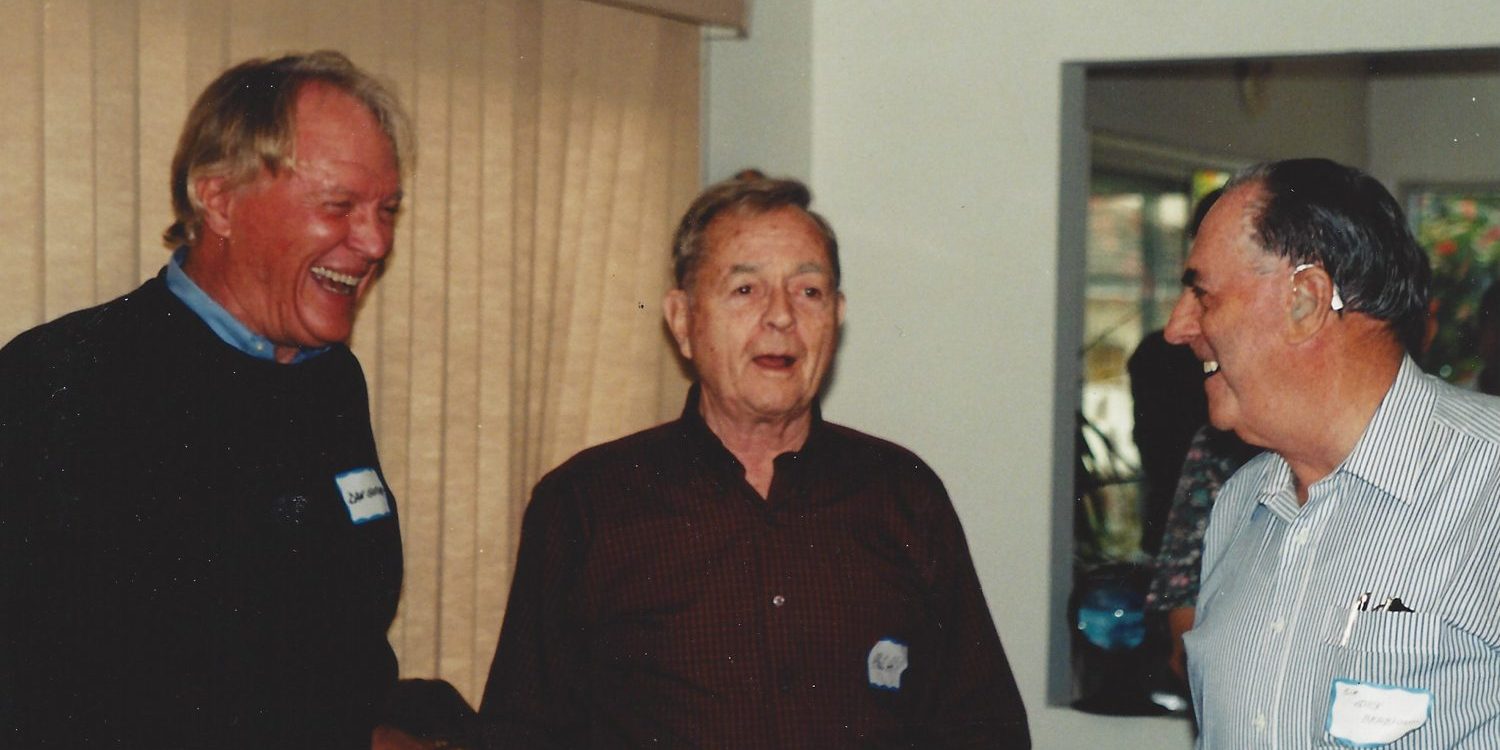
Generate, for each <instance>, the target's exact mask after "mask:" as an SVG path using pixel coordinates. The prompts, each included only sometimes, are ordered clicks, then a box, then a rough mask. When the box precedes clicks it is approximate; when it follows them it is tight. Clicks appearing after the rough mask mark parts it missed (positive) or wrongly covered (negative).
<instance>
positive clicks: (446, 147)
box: [0, 0, 699, 702]
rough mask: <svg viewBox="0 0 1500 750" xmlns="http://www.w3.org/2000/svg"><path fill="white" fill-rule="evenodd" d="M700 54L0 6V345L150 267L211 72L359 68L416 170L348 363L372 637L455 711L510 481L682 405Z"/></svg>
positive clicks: (477, 640) (674, 31)
mask: <svg viewBox="0 0 1500 750" xmlns="http://www.w3.org/2000/svg"><path fill="white" fill-rule="evenodd" d="M698 43H699V37H698V31H697V29H696V27H694V26H692V25H690V24H687V23H684V22H680V21H674V20H669V19H666V18H662V17H657V16H652V15H646V14H641V13H634V12H630V11H628V10H623V9H620V8H615V7H608V6H606V5H601V4H596V3H591V2H581V1H580V0H446V1H438V2H434V1H432V0H319V2H306V1H305V0H111V1H110V2H90V1H89V0H49V1H48V2H45V3H44V2H40V1H35V2H33V1H29V0H8V1H7V2H0V70H4V71H5V72H6V75H5V76H4V77H3V78H0V159H3V162H0V163H4V164H5V177H6V179H4V180H0V339H4V340H9V339H10V338H11V337H12V336H14V335H15V334H16V333H18V332H20V331H22V330H24V329H26V328H29V327H31V326H33V325H36V324H38V323H41V322H43V321H45V320H49V319H51V318H54V317H56V316H58V315H61V314H63V313H66V312H69V311H71V310H75V309H78V308H81V307H85V306H88V305H92V304H96V303H99V302H102V301H105V300H108V299H110V298H113V297H115V296H118V295H119V294H122V293H124V292H126V291H128V290H130V289H131V288H133V287H134V286H135V285H136V284H138V283H140V281H141V280H143V279H145V278H147V277H149V276H151V275H154V274H155V273H156V272H157V270H158V269H159V268H160V267H161V265H162V264H163V263H164V262H165V261H166V259H167V249H166V248H164V247H163V246H162V244H161V240H160V235H161V231H162V230H163V229H164V228H165V227H166V225H167V224H168V223H169V221H170V219H171V209H170V201H169V195H168V170H169V164H170V161H171V156H172V151H173V148H174V147H175V142H176V138H177V135H178V132H179V130H180V128H181V125H182V120H183V118H184V116H185V115H186V112H187V109H188V107H189V106H190V105H191V102H192V99H193V98H194V97H195V96H196V95H197V93H198V92H199V91H200V90H201V89H202V87H203V86H204V85H206V84H207V83H208V81H209V80H211V79H212V78H213V77H214V76H215V75H217V74H218V73H219V72H220V71H221V70H223V69H224V68H225V67H227V66H229V65H231V64H233V63H235V62H238V61H240V60H243V59H245V58H249V57H263V56H272V55H279V54H282V53H284V52H288V51H306V50H312V49H322V48H332V49H339V50H342V51H344V52H345V53H346V54H348V55H349V56H350V57H351V58H352V59H353V60H354V61H355V62H356V63H357V64H359V65H361V66H363V67H365V68H366V69H368V70H370V71H372V72H374V73H376V74H377V75H379V76H381V77H382V78H384V79H385V80H386V81H387V82H389V83H390V84H391V85H392V87H393V88H394V90H395V91H396V93H397V95H398V96H399V98H400V99H401V101H402V102H403V103H404V104H405V106H406V108H407V109H408V111H409V112H410V114H411V115H412V119H413V123H414V126H415V128H414V129H415V135H416V146H417V148H416V159H415V163H414V168H413V169H412V170H411V172H410V174H408V175H407V177H406V192H407V200H406V202H405V209H404V214H403V216H402V218H401V222H400V224H399V226H398V231H397V240H396V251H395V253H394V254H393V256H392V258H391V260H390V262H389V265H388V268H387V270H386V273H385V275H384V277H383V278H382V279H381V281H380V283H379V284H378V285H376V287H375V288H374V290H373V292H372V293H371V294H370V296H369V298H368V299H367V300H366V303H365V305H364V309H363V310H362V311H361V314H360V318H359V321H358V323H357V324H356V326H355V336H354V340H353V342H352V344H351V345H352V347H353V349H354V351H355V353H356V354H357V355H358V356H359V358H360V361H361V362H362V363H363V364H364V367H365V373H366V377H367V379H368V381H369V387H370V397H371V408H372V413H373V417H374V423H375V432H376V439H377V441H378V443H379V447H380V452H381V459H382V464H383V466H384V469H385V473H386V478H387V481H388V482H389V484H390V485H391V488H392V490H393V491H394V493H395V495H396V497H397V501H398V503H399V507H400V509H401V514H402V532H403V537H404V542H405V556H406V586H405V589H404V591H403V593H402V605H401V610H400V613H399V615H398V618H397V622H396V623H395V625H394V626H393V627H392V630H391V640H392V643H393V644H394V645H395V647H396V649H397V653H398V655H399V656H400V658H401V663H402V671H403V673H404V674H406V675H412V676H440V677H443V678H445V679H448V680H450V681H451V682H453V683H454V684H455V685H456V686H457V687H458V688H459V690H460V691H462V692H463V693H464V694H465V695H466V696H468V697H469V699H470V700H471V701H476V702H477V700H478V699H479V694H480V691H481V689H482V687H483V681H484V677H485V673H486V670H487V668H488V665H489V660H490V656H491V655H492V653H493V651H494V646H495V641H496V638H497V636H498V632H499V626H500V621H501V618H502V617H503V614H504V608H505V599H506V594H507V591H508V588H509V585H510V578H511V566H512V564H513V562H514V558H515V546H516V542H517V541H518V535H519V531H520V518H521V514H522V513H523V511H524V509H525V504H526V500H527V498H528V494H529V491H530V488H531V486H532V484H534V483H535V481H536V480H537V479H538V478H539V477H540V476H541V474H543V473H545V472H546V471H547V470H548V469H550V468H551V467H553V466H555V465H557V464H558V463H560V462H561V461H563V460H565V459H566V458H567V457H568V456H570V455H571V454H572V453H574V452H576V451H577V450H578V449H580V448H582V447H584V446H587V445H591V444H594V443H598V442H602V441H604V440H608V439H610V438H614V437H617V436H620V435H623V434H626V433H628V432H631V431H634V430H637V429H640V428H643V427H645V426H648V425H650V424H653V423H655V422H658V421H661V420H662V419H664V418H668V417H670V416H672V415H673V414H675V412H676V411H677V410H678V409H679V408H680V406H681V399H682V395H683V393H684V391H685V389H686V379H685V377H684V375H683V373H682V371H681V368H680V367H679V366H678V363H677V362H676V360H675V359H674V355H673V354H672V347H670V346H669V345H668V340H667V337H666V335H665V333H664V331H663V328H662V325H661V322H660V320H661V317H660V308H659V304H660V299H661V295H662V293H663V292H664V291H665V289H666V288H667V285H668V283H669V276H668V272H667V268H668V249H667V248H668V242H669V239H670V233H671V230H672V226H673V224H674V220H675V218H676V216H677V215H678V214H680V212H681V211H682V210H683V208H684V207H685V206H686V204H687V202H688V201H689V200H690V199H691V198H692V195H693V194H694V192H695V191H696V188H697V184H698V161H697V160H698Z"/></svg>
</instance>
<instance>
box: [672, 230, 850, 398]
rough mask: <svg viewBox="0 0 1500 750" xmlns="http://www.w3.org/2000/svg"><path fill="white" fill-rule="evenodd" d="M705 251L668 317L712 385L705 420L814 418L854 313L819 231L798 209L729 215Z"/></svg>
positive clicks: (710, 234) (706, 392) (707, 387)
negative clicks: (841, 334) (846, 317)
mask: <svg viewBox="0 0 1500 750" xmlns="http://www.w3.org/2000/svg"><path fill="white" fill-rule="evenodd" d="M704 248H705V249H704V251H703V252H704V253H705V257H704V258H703V261H702V262H701V264H700V265H699V266H698V267H697V268H696V269H695V270H694V271H693V273H692V276H691V278H690V279H688V280H687V287H688V289H687V290H682V289H677V290H673V291H672V292H671V293H669V294H668V300H667V304H666V312H667V323H668V325H669V327H670V328H671V329H672V334H673V336H674V338H676V339H677V344H678V347H679V348H680V349H681V351H682V354H683V356H684V357H686V358H687V359H689V360H691V361H692V363H693V366H694V368H695V369H696V370H697V372H698V378H699V380H700V381H701V382H702V384H703V408H704V409H705V415H709V414H712V415H714V416H716V417H719V418H723V419H727V420H729V421H732V422H734V423H736V424H740V425H748V424H751V423H756V422H785V421H789V420H793V419H797V418H799V417H801V416H803V415H805V414H807V413H808V410H809V407H810V406H811V404H812V401H813V399H814V398H815V397H816V396H817V393H818V389H819V388H820V387H821V386H822V384H823V378H824V376H825V375H826V374H827V373H828V366H829V364H830V363H831V362H832V360H833V353H834V350H835V349H836V348H837V344H838V329H839V324H840V322H842V320H843V312H844V300H843V295H842V294H841V293H840V292H839V291H838V290H837V289H836V288H834V286H833V273H832V267H831V266H832V264H831V263H830V261H829V257H828V251H827V249H826V248H825V247H824V245H823V238H822V236H821V235H820V234H819V232H818V230H817V227H816V226H815V225H814V224H813V221H812V219H810V218H809V217H808V216H807V214H805V213H803V212H802V211H801V210H800V209H797V208H795V207H783V208H778V209H774V210H772V211H769V212H767V213H763V214H750V215H747V214H740V213H726V214H724V215H722V216H720V217H718V218H716V219H714V220H713V223H711V224H709V226H708V231H707V232H706V233H705V237H704Z"/></svg>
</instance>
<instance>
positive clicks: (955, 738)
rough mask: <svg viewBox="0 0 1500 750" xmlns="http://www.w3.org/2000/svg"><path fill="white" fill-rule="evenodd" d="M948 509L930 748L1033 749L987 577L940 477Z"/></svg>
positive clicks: (942, 503) (941, 532) (940, 502)
mask: <svg viewBox="0 0 1500 750" xmlns="http://www.w3.org/2000/svg"><path fill="white" fill-rule="evenodd" d="M932 481H933V482H934V483H935V484H936V487H935V488H934V489H933V490H932V491H933V492H934V494H935V497H934V501H935V502H936V503H937V507H938V508H939V509H940V512H938V513H935V514H934V518H933V519H932V521H931V523H932V524H933V526H934V529H933V537H932V539H933V541H932V546H931V548H930V549H931V550H932V553H933V555H934V556H935V558H936V559H937V561H938V565H937V566H936V567H935V568H934V574H935V578H934V590H935V601H936V602H937V605H938V609H937V611H938V613H939V618H940V619H939V622H937V623H936V627H935V628H934V632H935V633H937V634H938V635H939V637H938V638H937V643H936V644H935V649H934V651H935V654H936V656H937V658H938V666H937V667H936V670H935V672H934V677H935V678H936V679H935V680H933V683H932V692H931V694H930V695H929V696H928V698H927V700H928V701H930V702H929V704H928V712H927V713H928V716H929V717H930V718H929V719H928V720H927V721H926V722H924V724H925V731H924V732H923V734H924V735H925V737H922V738H921V741H920V742H918V743H916V744H915V746H917V747H927V748H1029V747H1031V737H1030V732H1029V730H1028V728H1027V725H1026V708H1025V706H1024V704H1023V703H1022V701H1021V694H1020V691H1019V690H1018V689H1017V687H1016V680H1015V676H1014V675H1013V674H1012V672H1011V669H1010V662H1009V661H1008V660H1007V659H1006V656H1005V649H1004V648H1003V646H1002V645H1001V643H1000V635H999V633H998V632H997V631H996V629H995V624H994V621H993V620H992V619H991V617H990V610H989V605H988V604H987V603H986V601H985V598H984V592H983V590H982V589H981V588H980V584H979V576H978V574H977V573H976V572H975V570H974V562H973V560H972V558H971V557H970V554H969V547H968V544H967V542H966V541H965V538H964V532H963V527H962V526H961V524H960V523H959V520H958V517H957V515H956V514H955V513H954V512H953V508H952V504H951V502H950V501H949V499H948V495H947V492H946V491H944V490H943V488H942V485H941V483H939V482H938V480H937V479H936V477H935V476H934V477H933V479H932Z"/></svg>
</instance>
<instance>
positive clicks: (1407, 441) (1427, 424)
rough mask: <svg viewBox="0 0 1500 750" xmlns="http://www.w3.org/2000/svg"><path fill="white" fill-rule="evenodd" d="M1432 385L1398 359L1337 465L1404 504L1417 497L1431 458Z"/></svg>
mask: <svg viewBox="0 0 1500 750" xmlns="http://www.w3.org/2000/svg"><path fill="white" fill-rule="evenodd" d="M1436 401H1437V388H1436V384H1435V382H1434V380H1433V378H1431V377H1430V376H1428V375H1426V374H1424V373H1423V372H1422V370H1421V368H1420V367H1418V366H1417V363H1416V362H1413V361H1412V359H1411V357H1403V358H1402V359H1401V369H1399V370H1397V371H1396V380H1395V382H1393V383H1391V388H1390V390H1388V391H1386V394H1385V398H1384V399H1382V400H1381V402H1380V407H1379V408H1378V409H1376V410H1375V416H1374V417H1373V418H1371V419H1370V424H1369V426H1367V427H1366V428H1365V432H1364V434H1363V435H1361V436H1360V438H1359V442H1357V443H1355V444H1354V450H1353V451H1350V453H1349V456H1348V457H1347V458H1345V459H1344V462H1343V463H1342V464H1341V465H1340V467H1339V469H1340V470H1341V471H1344V472H1347V473H1349V474H1352V475H1354V476H1356V477H1359V478H1360V479H1363V480H1364V481H1366V482H1368V483H1370V484H1372V485H1374V486H1376V487H1378V488H1380V489H1381V490H1384V491H1385V492H1387V493H1389V494H1390V495H1391V496H1392V497H1395V498H1396V499H1397V500H1400V501H1401V502H1403V503H1406V504H1408V505H1411V504H1414V503H1416V502H1417V501H1418V500H1419V499H1420V498H1421V496H1422V493H1421V489H1422V488H1421V487H1420V484H1421V482H1422V477H1423V476H1426V475H1427V467H1428V464H1429V463H1430V462H1431V461H1432V460H1433V452H1432V451H1431V450H1429V447H1430V446H1431V445H1432V444H1433V439H1432V434H1431V433H1432V431H1433V428H1434V425H1433V421H1432V419H1431V417H1432V410H1433V404H1434V402H1436Z"/></svg>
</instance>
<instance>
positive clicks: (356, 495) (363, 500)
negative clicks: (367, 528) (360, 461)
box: [333, 468, 391, 524]
mask: <svg viewBox="0 0 1500 750" xmlns="http://www.w3.org/2000/svg"><path fill="white" fill-rule="evenodd" d="M333 482H334V484H337V485H338V487H339V494H340V495H341V496H343V498H344V506H345V507H347V508H348V509H349V520H351V521H353V522H355V523H356V524H360V523H367V522H369V521H373V520H375V519H377V518H385V517H386V516H388V515H390V514H391V501H390V493H389V492H387V491H386V489H385V483H384V482H382V481H380V474H379V473H377V472H376V471H375V470H374V469H370V468H364V469H352V470H350V471H346V472H344V473H342V474H339V475H338V476H335V477H334V478H333Z"/></svg>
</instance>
